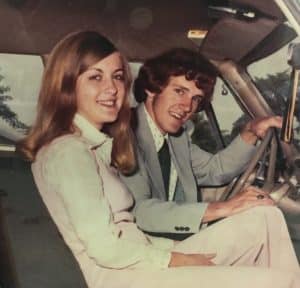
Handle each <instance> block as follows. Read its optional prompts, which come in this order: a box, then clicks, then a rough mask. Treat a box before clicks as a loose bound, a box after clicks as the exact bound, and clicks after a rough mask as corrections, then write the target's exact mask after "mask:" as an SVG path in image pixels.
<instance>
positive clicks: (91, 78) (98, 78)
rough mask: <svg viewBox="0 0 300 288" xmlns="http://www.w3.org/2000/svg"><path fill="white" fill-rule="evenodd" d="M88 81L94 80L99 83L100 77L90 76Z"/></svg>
mask: <svg viewBox="0 0 300 288" xmlns="http://www.w3.org/2000/svg"><path fill="white" fill-rule="evenodd" d="M89 79H90V80H96V81H101V80H102V76H101V75H98V74H97V75H92V76H90V77H89Z"/></svg>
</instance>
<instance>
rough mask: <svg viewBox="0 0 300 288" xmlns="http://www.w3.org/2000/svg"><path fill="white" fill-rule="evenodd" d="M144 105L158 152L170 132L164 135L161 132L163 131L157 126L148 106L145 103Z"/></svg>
mask: <svg viewBox="0 0 300 288" xmlns="http://www.w3.org/2000/svg"><path fill="white" fill-rule="evenodd" d="M143 106H144V110H145V113H146V119H147V123H148V125H149V128H150V131H151V134H152V137H153V140H154V145H155V150H156V152H158V151H159V150H160V148H161V147H162V146H163V144H164V141H165V139H167V138H168V134H166V135H163V134H162V133H161V131H160V130H159V128H158V127H157V125H156V124H155V122H154V121H153V119H152V118H151V116H150V115H149V113H148V111H147V109H146V106H145V105H144V104H143Z"/></svg>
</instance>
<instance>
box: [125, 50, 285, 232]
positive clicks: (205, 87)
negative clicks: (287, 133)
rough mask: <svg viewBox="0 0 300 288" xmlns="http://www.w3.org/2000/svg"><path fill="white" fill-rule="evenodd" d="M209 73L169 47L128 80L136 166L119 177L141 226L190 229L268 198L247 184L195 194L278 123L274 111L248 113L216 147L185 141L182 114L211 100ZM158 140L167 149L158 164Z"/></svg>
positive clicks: (226, 176)
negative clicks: (230, 192) (209, 197)
mask: <svg viewBox="0 0 300 288" xmlns="http://www.w3.org/2000/svg"><path fill="white" fill-rule="evenodd" d="M215 79H216V72H215V69H214V68H213V66H212V65H211V64H210V63H209V62H208V61H207V60H205V59H204V58H203V57H201V56H200V55H199V54H198V53H195V52H193V51H190V50H187V49H181V48H176V49H172V50H170V51H167V52H166V53H163V54H161V55H159V56H158V57H154V58H152V59H150V60H148V61H146V62H145V63H144V65H143V66H142V67H141V69H140V71H139V74H138V76H137V79H136V80H135V82H134V95H135V98H136V100H137V102H139V103H141V104H139V105H138V107H137V108H136V115H135V117H136V119H135V120H136V121H135V127H134V131H135V135H136V142H137V156H138V170H137V171H136V173H134V174H133V175H130V176H128V177H123V180H124V182H125V183H126V185H127V186H128V188H129V190H130V191H131V192H132V193H133V195H134V198H135V201H136V204H135V208H134V213H135V216H136V221H137V224H138V226H139V227H140V228H141V229H143V230H144V231H146V232H149V233H154V234H155V233H164V236H166V235H169V234H170V235H169V236H170V237H172V236H171V235H172V234H185V233H196V232H198V231H199V229H200V228H201V225H202V224H204V223H208V222H210V221H214V220H217V219H220V218H224V217H227V216H230V215H233V214H236V213H238V212H241V211H243V210H246V209H249V208H251V207H254V206H258V205H270V198H269V197H268V195H267V194H266V193H264V192H263V191H261V190H259V189H257V188H255V187H248V188H246V189H245V190H244V191H243V192H242V193H239V194H237V195H236V196H234V197H233V198H231V199H230V200H228V201H225V202H212V203H203V202H197V191H198V186H201V185H221V184H225V183H228V182H229V181H231V180H232V179H233V178H234V177H235V176H237V175H238V174H240V173H241V171H242V170H243V169H244V168H245V166H246V165H247V163H248V161H249V159H250V158H251V156H252V155H253V153H254V152H255V146H254V144H255V143H256V141H257V139H258V137H263V136H264V134H265V133H266V131H267V129H268V128H269V127H278V128H279V127H281V124H282V123H281V122H282V120H281V118H280V117H269V118H265V119H257V120H253V121H251V122H249V123H247V125H246V126H245V128H244V129H243V131H242V132H241V133H240V135H239V136H238V137H237V138H236V139H234V140H233V142H232V143H231V144H230V145H229V146H228V147H227V148H226V149H224V150H223V151H220V152H219V153H217V154H216V155H212V154H210V153H207V152H205V151H203V150H201V149H200V148H199V147H198V146H196V145H194V144H192V143H191V138H190V133H189V129H188V127H189V126H190V123H189V121H188V120H189V119H190V117H191V116H192V115H193V113H195V112H197V111H199V109H201V108H203V107H204V106H205V105H206V104H207V103H209V102H210V101H211V96H212V92H213V88H214V85H215ZM166 144H167V145H166ZM162 147H163V149H167V150H169V152H168V151H167V152H165V153H164V154H165V155H169V156H166V157H165V158H164V160H163V163H161V164H160V160H159V157H161V156H160V153H161V152H160V151H161V150H163V149H162ZM168 157H169V159H168ZM164 166H167V168H165V167H164ZM258 195H260V196H259V197H257V196H258Z"/></svg>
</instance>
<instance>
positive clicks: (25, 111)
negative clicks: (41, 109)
mask: <svg viewBox="0 0 300 288" xmlns="http://www.w3.org/2000/svg"><path fill="white" fill-rule="evenodd" d="M42 73H43V63H42V59H41V57H39V56H30V55H15V54H0V128H1V137H2V138H1V139H2V142H3V141H16V140H18V139H20V138H22V137H23V136H24V134H25V133H26V131H27V129H28V127H29V126H30V125H31V124H32V122H33V121H34V118H35V115H36V104H37V98H38V91H39V87H40V83H41V77H42Z"/></svg>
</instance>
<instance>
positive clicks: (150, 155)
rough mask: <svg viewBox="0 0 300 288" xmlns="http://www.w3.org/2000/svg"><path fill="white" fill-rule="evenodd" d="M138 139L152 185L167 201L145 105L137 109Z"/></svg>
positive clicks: (160, 196) (136, 131) (161, 197)
mask: <svg viewBox="0 0 300 288" xmlns="http://www.w3.org/2000/svg"><path fill="white" fill-rule="evenodd" d="M136 113H137V114H136V116H137V119H136V120H137V123H136V128H135V129H136V130H135V134H136V138H137V145H138V147H139V151H140V152H141V154H142V155H141V156H142V158H143V160H144V163H145V166H146V169H147V172H148V175H149V176H150V178H151V182H152V185H153V186H154V188H155V190H156V191H157V193H158V194H159V195H157V196H158V197H159V198H160V199H166V191H165V188H164V183H163V178H162V174H161V172H160V171H161V168H160V164H159V160H158V155H157V152H156V150H155V145H154V140H153V137H152V134H151V131H150V128H149V126H148V122H147V119H146V114H145V111H144V107H143V105H139V106H138V107H137V108H136Z"/></svg>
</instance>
